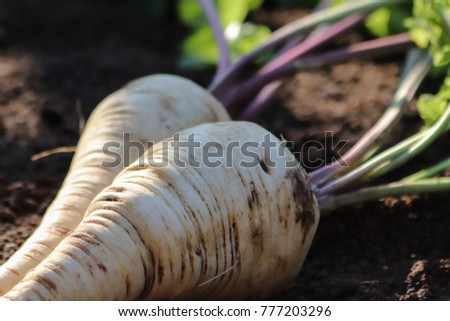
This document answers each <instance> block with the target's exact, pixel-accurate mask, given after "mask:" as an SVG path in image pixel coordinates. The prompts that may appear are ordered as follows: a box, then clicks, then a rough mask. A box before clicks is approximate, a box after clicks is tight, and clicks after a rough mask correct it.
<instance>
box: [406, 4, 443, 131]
mask: <svg viewBox="0 0 450 321" xmlns="http://www.w3.org/2000/svg"><path fill="white" fill-rule="evenodd" d="M405 24H406V26H407V27H409V29H410V36H411V39H412V40H413V41H414V42H415V43H416V44H417V45H418V46H419V47H422V48H429V50H430V53H431V55H432V56H433V64H434V65H435V67H438V68H439V70H441V71H444V72H446V73H447V75H446V78H445V80H444V82H443V84H442V86H441V88H440V90H439V92H438V93H437V94H436V95H430V94H423V95H421V96H420V97H419V100H418V110H419V113H420V116H421V117H422V118H423V120H424V121H425V123H426V125H428V126H430V125H432V124H434V123H435V122H436V121H437V120H438V119H439V117H440V116H441V115H442V114H443V113H444V111H445V110H446V108H447V106H448V103H449V101H450V0H414V7H413V16H412V17H411V18H408V19H406V21H405Z"/></svg>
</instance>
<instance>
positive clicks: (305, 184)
mask: <svg viewBox="0 0 450 321" xmlns="http://www.w3.org/2000/svg"><path fill="white" fill-rule="evenodd" d="M286 179H288V180H291V181H292V184H293V197H294V200H295V201H296V204H297V208H296V213H295V222H296V223H299V222H301V224H302V228H303V230H304V234H303V241H302V242H303V243H304V242H305V241H306V236H307V235H308V234H309V231H310V230H311V229H312V227H313V226H314V225H315V223H316V215H315V213H316V203H315V200H314V194H313V192H312V190H311V186H310V185H309V180H308V179H307V176H306V174H305V173H303V172H302V170H301V169H300V168H295V169H293V170H291V171H289V172H288V173H287V174H286Z"/></svg>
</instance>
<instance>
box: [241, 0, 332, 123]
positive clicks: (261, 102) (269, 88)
mask: <svg viewBox="0 0 450 321" xmlns="http://www.w3.org/2000/svg"><path fill="white" fill-rule="evenodd" d="M330 3H331V0H321V1H320V2H319V3H318V4H317V6H316V7H315V8H314V10H313V12H317V11H320V10H323V9H325V8H327V7H329V6H330ZM324 27H325V28H326V26H324ZM324 30H326V29H323V28H322V27H321V26H319V27H317V28H316V29H315V30H314V31H313V32H312V33H311V34H310V35H309V36H310V37H314V36H317V33H318V32H323V31H324ZM316 31H317V32H316ZM304 39H305V36H304V35H299V36H297V37H295V38H293V39H291V40H289V41H288V42H287V43H286V45H284V47H283V48H281V50H280V52H279V53H278V54H277V55H276V56H275V58H278V57H279V56H281V55H282V54H284V53H285V52H287V51H288V50H290V49H292V48H294V47H295V46H297V45H298V44H300V43H301V42H302V41H303V40H304ZM282 84H283V81H279V80H277V81H273V82H271V83H270V84H268V85H266V86H264V88H263V89H261V90H260V92H259V93H258V94H257V95H256V98H255V99H253V101H252V102H251V103H250V104H249V105H248V107H247V108H245V110H244V111H243V112H242V114H241V115H239V116H238V117H237V119H241V120H252V119H254V118H256V117H257V116H258V115H259V114H260V112H261V111H262V110H264V109H265V108H266V107H267V106H268V105H269V103H270V101H271V100H272V97H273V96H274V95H275V93H276V91H277V90H278V89H279V88H280V87H281V85H282Z"/></svg>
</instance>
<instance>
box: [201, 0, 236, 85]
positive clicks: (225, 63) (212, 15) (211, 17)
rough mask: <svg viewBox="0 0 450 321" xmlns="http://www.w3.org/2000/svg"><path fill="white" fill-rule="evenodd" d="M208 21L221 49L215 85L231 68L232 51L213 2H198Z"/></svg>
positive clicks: (207, 0)
mask: <svg viewBox="0 0 450 321" xmlns="http://www.w3.org/2000/svg"><path fill="white" fill-rule="evenodd" d="M198 2H199V4H200V6H201V7H202V9H203V12H204V14H205V16H206V19H207V20H208V21H209V24H210V25H211V29H212V31H213V33H214V37H215V38H216V42H217V46H218V47H219V53H220V59H219V65H218V67H217V70H216V74H215V76H214V80H213V83H214V82H215V81H217V80H218V79H219V78H220V77H222V75H223V74H224V73H225V72H226V71H227V70H228V69H229V68H230V66H231V55H230V49H229V48H228V43H227V40H226V39H225V34H224V32H223V27H222V24H221V22H220V17H219V15H218V13H217V10H216V7H215V6H214V3H213V2H212V0H198Z"/></svg>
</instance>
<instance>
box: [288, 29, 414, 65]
mask: <svg viewBox="0 0 450 321" xmlns="http://www.w3.org/2000/svg"><path fill="white" fill-rule="evenodd" d="M412 46H414V43H413V42H412V41H411V39H410V38H409V35H408V34H407V33H402V34H398V35H394V36H389V37H385V38H381V39H375V40H369V41H363V42H360V43H357V44H353V45H350V46H348V47H345V48H343V49H338V50H334V51H330V52H328V53H325V54H321V55H316V56H310V57H306V58H302V59H300V60H299V61H298V62H297V68H300V69H301V68H303V67H318V66H322V65H325V64H329V63H335V62H340V61H344V60H348V59H349V58H356V57H357V58H361V57H367V56H371V57H373V56H380V57H381V56H385V55H389V54H392V53H396V52H402V51H404V50H405V48H408V47H412Z"/></svg>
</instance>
